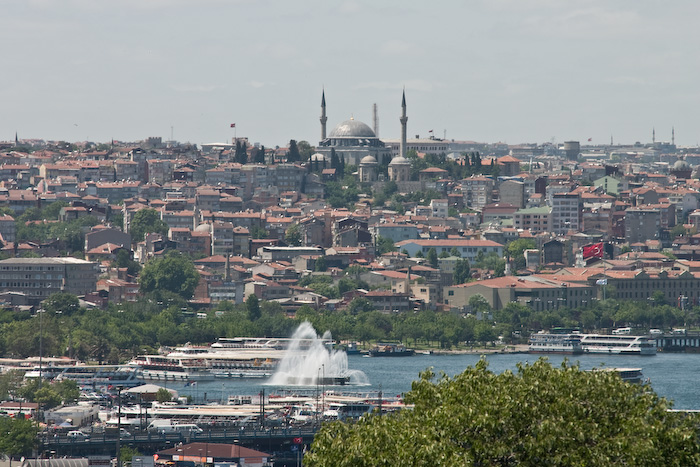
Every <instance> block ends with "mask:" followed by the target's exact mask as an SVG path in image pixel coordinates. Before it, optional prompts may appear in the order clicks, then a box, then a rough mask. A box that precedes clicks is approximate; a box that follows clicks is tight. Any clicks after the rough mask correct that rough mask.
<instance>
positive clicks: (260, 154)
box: [255, 145, 265, 164]
mask: <svg viewBox="0 0 700 467" xmlns="http://www.w3.org/2000/svg"><path fill="white" fill-rule="evenodd" d="M255 162H256V163H257V164H264V163H265V146H262V145H261V146H260V147H259V148H258V150H257V151H255Z"/></svg>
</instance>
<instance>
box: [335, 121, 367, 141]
mask: <svg viewBox="0 0 700 467" xmlns="http://www.w3.org/2000/svg"><path fill="white" fill-rule="evenodd" d="M330 137H331V138H376V137H377V135H375V134H374V131H373V130H372V129H371V128H370V127H369V126H367V125H365V124H364V123H362V122H360V121H358V120H355V119H352V118H351V119H350V120H345V121H344V122H342V123H340V124H338V126H336V127H335V128H333V130H332V131H331V133H330Z"/></svg>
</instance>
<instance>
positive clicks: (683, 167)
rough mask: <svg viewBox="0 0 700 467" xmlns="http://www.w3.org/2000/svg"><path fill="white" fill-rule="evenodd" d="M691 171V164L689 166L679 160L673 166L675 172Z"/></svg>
mask: <svg viewBox="0 0 700 467" xmlns="http://www.w3.org/2000/svg"><path fill="white" fill-rule="evenodd" d="M688 169H690V164H688V163H687V162H686V161H684V160H677V161H676V163H675V164H673V170H688Z"/></svg>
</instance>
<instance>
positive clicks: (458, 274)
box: [452, 259, 470, 285]
mask: <svg viewBox="0 0 700 467" xmlns="http://www.w3.org/2000/svg"><path fill="white" fill-rule="evenodd" d="M469 277H470V276H469V260H467V259H460V260H458V261H457V263H456V264H455V270H454V272H453V273H452V283H453V284H455V285H458V284H464V283H465V282H467V281H468V280H469Z"/></svg>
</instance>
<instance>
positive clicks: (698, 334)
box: [653, 330, 700, 353]
mask: <svg viewBox="0 0 700 467" xmlns="http://www.w3.org/2000/svg"><path fill="white" fill-rule="evenodd" d="M653 340H654V341H655V342H656V348H657V349H658V350H659V351H660V352H693V353H695V352H700V331H686V330H675V331H672V332H669V333H665V334H662V335H660V336H656V337H655V338H654V339H653Z"/></svg>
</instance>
